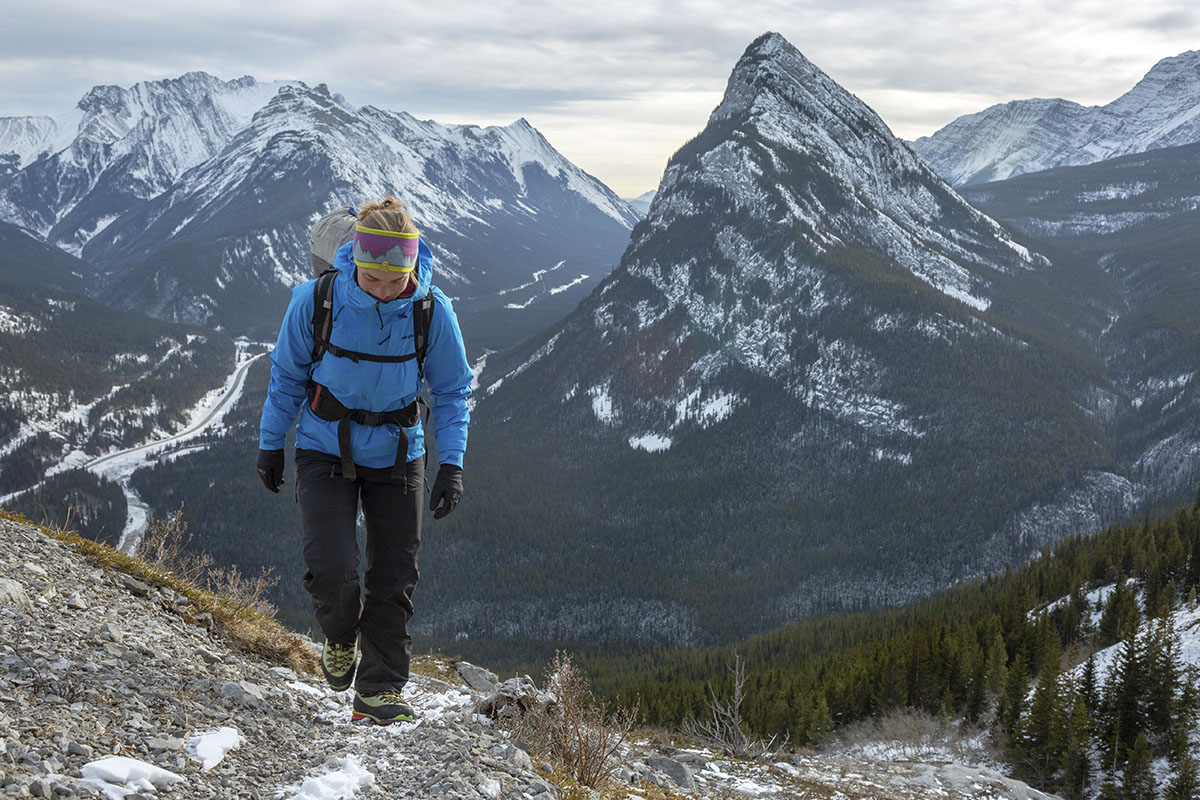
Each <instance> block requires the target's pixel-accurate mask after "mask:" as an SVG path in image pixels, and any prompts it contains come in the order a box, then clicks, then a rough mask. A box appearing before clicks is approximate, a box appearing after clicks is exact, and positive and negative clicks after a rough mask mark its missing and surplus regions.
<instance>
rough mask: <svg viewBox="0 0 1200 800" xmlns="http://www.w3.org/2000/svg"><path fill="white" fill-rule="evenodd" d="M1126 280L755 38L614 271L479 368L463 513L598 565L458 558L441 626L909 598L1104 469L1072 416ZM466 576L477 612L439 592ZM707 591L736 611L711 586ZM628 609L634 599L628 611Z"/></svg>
mask: <svg viewBox="0 0 1200 800" xmlns="http://www.w3.org/2000/svg"><path fill="white" fill-rule="evenodd" d="M1109 284H1110V281H1108V280H1107V279H1106V276H1104V274H1103V273H1102V271H1101V270H1099V269H1098V268H1096V267H1095V266H1094V265H1090V266H1089V265H1087V264H1076V265H1073V266H1070V265H1068V266H1060V265H1057V264H1052V263H1051V262H1049V261H1048V260H1047V259H1046V258H1045V257H1043V256H1041V255H1039V254H1037V253H1035V252H1033V251H1032V250H1030V249H1029V248H1027V247H1026V246H1025V245H1024V244H1022V243H1021V242H1019V241H1016V240H1015V239H1014V238H1012V236H1010V235H1009V234H1008V233H1006V232H1005V231H1004V230H1002V229H1001V228H1000V226H999V225H998V224H997V223H996V222H994V221H993V220H992V219H990V218H989V217H987V216H985V215H984V214H982V213H981V212H979V211H977V210H976V209H974V208H972V207H971V206H969V205H968V204H967V203H966V202H964V201H963V200H962V199H961V198H960V197H959V196H958V195H956V194H955V193H954V192H953V191H952V190H951V189H950V188H949V187H948V186H947V185H946V184H945V183H944V182H943V181H942V180H941V179H940V178H938V177H937V176H936V175H935V174H934V173H933V172H932V171H931V170H930V169H929V168H928V167H926V166H925V165H924V164H923V163H922V162H921V161H920V160H919V159H917V158H916V157H915V156H914V155H913V153H912V152H911V150H909V149H908V148H907V147H906V146H905V145H903V143H901V142H898V141H897V140H896V139H895V138H894V137H893V136H892V135H891V133H890V132H889V131H888V129H887V127H886V126H885V125H884V124H883V123H882V121H881V120H879V118H878V116H876V115H875V114H874V112H872V111H871V110H870V109H869V108H867V107H866V106H865V105H863V104H862V103H861V101H859V100H858V99H857V98H855V97H853V96H852V95H851V94H850V93H848V92H847V91H846V90H844V89H843V88H841V87H839V86H838V85H837V84H835V83H834V82H833V81H832V80H830V79H829V78H828V77H827V76H826V75H825V74H824V73H822V72H821V71H820V70H819V69H818V68H817V67H816V66H814V65H813V64H812V63H811V62H809V61H808V60H807V59H805V58H804V56H803V55H801V54H800V53H799V52H798V51H797V50H796V49H795V48H794V47H793V46H792V45H790V44H789V43H788V42H787V41H785V40H784V39H783V38H782V37H781V36H779V35H777V34H768V35H765V36H763V37H761V38H759V39H758V40H756V41H755V42H754V43H753V44H751V45H750V47H749V48H748V49H747V51H746V53H745V54H744V56H743V57H742V58H741V59H740V60H739V62H738V63H737V65H736V66H735V67H734V69H733V72H732V75H731V77H730V80H729V84H728V90H727V92H726V95H725V98H724V100H723V101H722V103H721V104H720V106H718V108H717V109H716V110H715V111H714V112H713V114H712V116H711V118H710V120H709V123H708V126H707V127H706V128H705V130H704V131H703V132H701V133H700V134H699V135H698V136H696V137H695V138H694V139H693V140H691V141H690V142H688V143H687V144H686V145H684V147H683V148H681V149H680V150H679V152H677V153H676V154H675V156H674V157H673V158H672V160H671V162H670V164H669V165H668V166H667V169H666V172H665V174H664V178H663V182H662V184H661V186H660V188H659V191H658V194H657V195H656V197H655V198H654V201H653V203H652V205H651V208H650V213H649V216H648V217H647V218H646V219H645V220H643V221H642V222H641V223H639V224H638V225H637V227H635V228H634V231H633V234H632V237H631V241H630V245H629V248H628V249H627V250H626V252H625V254H624V256H623V257H622V259H621V264H620V265H619V266H618V267H617V269H616V270H614V272H613V273H612V275H611V276H610V277H609V278H607V279H606V280H605V281H604V282H603V283H602V284H601V285H600V287H599V288H598V289H597V290H596V291H595V292H594V293H593V294H592V295H591V296H590V297H588V298H587V300H586V301H585V302H584V303H583V304H581V305H580V307H579V308H578V309H577V310H576V311H575V312H574V313H573V314H571V315H570V316H569V317H568V318H567V319H566V320H564V321H563V322H562V323H561V324H559V325H557V326H555V327H554V328H553V329H551V330H549V331H547V332H546V334H544V335H543V336H541V337H537V338H536V339H534V340H532V341H530V342H529V343H528V344H527V346H525V347H523V348H522V349H521V351H520V352H517V353H505V354H497V355H496V356H494V357H490V358H489V360H488V362H487V369H486V372H485V374H484V375H483V376H482V378H481V381H480V383H481V385H482V386H483V387H484V391H483V392H481V393H480V394H481V399H480V400H479V405H478V414H477V415H476V419H477V420H478V424H475V423H474V422H473V431H472V437H473V438H472V442H473V443H475V442H478V443H479V445H478V449H477V450H475V451H474V452H476V453H477V454H478V455H475V456H472V458H473V462H472V463H473V465H474V466H475V467H476V468H477V469H478V470H479V474H480V475H481V477H480V479H479V480H478V483H477V484H476V485H477V486H479V487H480V488H479V489H477V490H475V491H477V492H480V493H483V494H486V495H487V496H485V497H481V498H480V499H479V501H478V502H479V503H480V504H481V506H482V507H486V508H488V509H489V513H488V515H487V519H486V521H485V520H483V519H474V518H473V517H472V516H471V515H472V513H473V512H471V511H470V510H467V509H464V513H463V514H462V515H461V516H460V518H459V519H457V520H455V521H453V522H451V523H450V524H451V525H452V526H455V530H456V533H461V534H463V535H468V536H474V537H477V538H479V539H481V542H480V544H481V546H484V547H489V548H495V550H496V551H497V553H498V555H497V560H498V563H502V564H505V568H504V569H503V570H501V571H502V572H505V571H507V570H509V568H510V567H511V570H512V572H514V573H517V574H521V573H523V571H524V570H525V569H527V568H528V567H527V565H528V564H529V563H537V564H538V565H539V567H538V570H539V574H558V573H557V572H556V570H558V569H560V568H561V569H564V570H565V569H567V564H568V563H569V560H570V559H571V558H574V557H576V556H577V553H578V550H579V548H586V550H587V552H588V553H589V556H590V558H592V559H594V562H595V564H596V568H595V573H596V577H595V578H593V579H591V582H588V583H587V585H582V584H581V582H580V581H578V580H573V581H572V582H571V585H570V586H569V587H564V589H563V591H564V592H565V593H567V594H569V602H559V601H558V599H557V598H554V600H553V601H550V602H548V601H547V600H546V598H545V597H543V596H542V595H540V594H538V593H537V592H532V591H531V592H528V593H521V592H514V591H513V590H512V585H511V584H510V585H507V586H505V587H501V586H500V585H499V584H498V583H497V582H493V581H485V580H479V579H478V578H477V576H476V577H472V578H468V577H467V576H465V575H459V574H457V573H458V572H461V570H460V569H458V568H457V567H455V565H454V564H447V563H443V562H439V563H437V564H436V565H435V566H434V567H433V568H432V569H431V573H437V574H439V576H442V575H450V578H449V579H448V580H445V579H443V578H441V577H439V578H436V579H435V580H438V581H442V582H441V583H439V585H438V586H437V587H436V588H432V589H431V590H430V591H431V594H432V593H434V592H440V593H439V594H438V598H437V599H438V602H437V603H436V604H435V605H436V606H437V611H435V612H434V614H435V615H437V617H438V619H436V620H435V621H434V623H433V624H435V625H436V626H438V627H439V628H441V629H444V630H449V631H457V632H462V633H464V634H466V635H472V636H474V635H484V636H486V635H489V634H493V633H497V632H499V633H503V634H512V635H533V636H538V635H547V636H549V635H552V634H553V633H554V632H556V631H560V630H570V631H573V632H574V633H576V634H578V632H579V631H586V632H587V633H588V635H590V634H591V633H592V632H593V631H594V632H595V633H596V635H607V636H610V637H613V638H620V637H630V638H634V639H641V640H645V639H650V638H654V637H655V636H657V637H658V640H659V641H670V642H676V641H682V642H683V643H696V642H700V641H706V640H711V639H712V638H717V637H721V636H727V635H729V634H730V632H731V630H736V631H737V633H738V634H740V635H748V634H749V633H753V632H756V631H757V630H761V629H762V628H763V627H765V626H769V625H771V624H782V623H783V622H785V621H787V620H788V619H794V618H796V617H797V616H800V615H803V614H807V613H812V612H813V611H815V610H818V609H820V610H828V609H831V608H845V607H848V606H852V607H861V606H864V605H872V606H874V605H880V604H884V603H894V602H900V601H901V600H902V599H903V598H908V597H915V596H919V595H920V594H923V593H927V592H930V591H933V590H934V589H935V588H937V586H938V585H939V584H941V583H942V582H943V581H945V580H949V579H951V578H953V577H959V578H961V577H963V576H965V575H969V574H972V575H973V574H978V573H979V572H981V571H983V570H986V569H988V568H994V567H996V566H998V565H1000V564H1002V563H1003V561H1004V560H1005V559H1008V558H1013V557H1016V553H1017V552H1018V551H1021V552H1022V553H1025V552H1028V551H1029V550H1031V549H1035V548H1036V547H1037V546H1038V545H1039V544H1040V543H1041V542H1042V541H1044V540H1045V539H1052V538H1055V537H1057V536H1060V535H1063V534H1065V533H1068V532H1069V530H1070V529H1069V528H1060V527H1058V526H1056V525H1055V526H1047V527H1046V528H1044V529H1041V530H1039V531H1038V532H1037V533H1038V537H1039V541H1037V542H1035V541H1032V540H1029V541H1024V542H1022V541H1019V540H1018V539H1016V537H1010V538H1008V539H1005V540H1003V541H1000V542H996V543H994V544H993V545H992V546H989V547H982V546H979V545H981V544H983V543H985V542H989V541H991V537H992V536H993V535H994V534H995V533H997V532H998V531H1000V530H1001V529H1002V528H1003V527H1004V525H1005V524H1006V523H1007V522H1008V521H1009V520H1010V519H1011V518H1012V517H1013V516H1015V515H1016V514H1018V513H1019V512H1020V511H1021V510H1023V509H1027V508H1030V507H1032V506H1034V505H1035V504H1038V503H1040V504H1041V505H1052V504H1053V503H1054V502H1055V501H1056V500H1057V499H1059V498H1062V497H1066V496H1068V495H1069V493H1070V492H1071V491H1072V490H1074V489H1077V488H1081V487H1083V486H1084V485H1085V484H1086V483H1087V481H1086V479H1085V477H1084V476H1085V475H1087V474H1093V473H1104V472H1107V471H1108V470H1110V469H1111V468H1112V467H1113V466H1114V463H1113V461H1112V459H1111V458H1110V457H1109V456H1108V454H1107V453H1106V452H1105V449H1104V448H1105V445H1104V443H1103V438H1104V437H1103V435H1102V434H1101V433H1100V432H1099V431H1098V430H1097V429H1096V426H1095V425H1094V423H1093V422H1092V420H1091V419H1090V418H1089V416H1088V412H1086V411H1085V410H1084V409H1083V408H1082V405H1083V404H1084V403H1085V402H1086V398H1087V396H1088V394H1087V392H1088V391H1089V390H1090V388H1091V381H1094V380H1096V378H1095V376H1096V375H1097V374H1098V373H1099V370H1098V369H1096V365H1095V363H1094V361H1093V360H1092V359H1091V357H1090V356H1088V355H1087V354H1086V353H1084V352H1082V347H1083V346H1082V344H1081V341H1082V339H1083V338H1084V335H1085V332H1086V335H1095V334H1098V332H1099V330H1100V328H1101V327H1102V324H1103V323H1104V322H1106V321H1107V316H1106V315H1105V314H1103V313H1097V311H1096V309H1097V307H1099V308H1104V307H1105V306H1106V305H1107V304H1109V303H1111V302H1112V298H1111V297H1109V296H1108V294H1107V293H1108V291H1109V290H1110V288H1111V287H1110V286H1109ZM1072 287H1074V288H1072ZM1078 287H1084V288H1083V289H1082V290H1081V289H1079V288H1078ZM1081 294H1083V295H1084V296H1085V298H1086V302H1084V303H1079V296H1080V295H1081ZM1048 341H1054V342H1055V345H1053V346H1051V345H1048V344H1047V342H1048ZM473 446H474V444H473ZM492 454H495V455H492ZM544 462H548V463H544ZM514 463H515V464H530V465H537V468H539V469H540V468H546V469H547V470H548V471H549V472H551V473H553V475H554V478H553V485H554V491H553V493H552V494H553V496H555V497H557V498H560V502H556V503H554V504H553V506H554V507H553V508H549V509H542V510H540V511H539V512H536V513H534V512H532V511H530V509H534V508H539V509H541V507H542V506H544V505H546V504H545V502H544V500H539V499H538V498H537V497H535V496H533V494H532V493H533V492H534V491H535V489H536V491H543V488H542V487H541V486H540V484H538V483H535V484H534V487H531V488H530V489H528V490H527V489H526V488H525V487H523V486H520V485H512V483H513V482H512V481H511V480H508V479H506V477H505V476H506V475H510V474H511V473H512V471H513V466H512V465H513V464H514ZM1050 463H1053V464H1054V465H1055V467H1054V468H1042V467H1038V468H1036V469H1034V468H1031V465H1032V464H1041V465H1045V464H1050ZM596 475H602V476H603V480H602V481H597V480H595V476H596ZM651 476H652V477H651ZM493 480H494V481H495V486H503V487H504V490H503V492H497V491H493V490H492V488H490V487H489V486H485V484H488V483H490V481H493ZM933 487H936V489H935V488H933ZM527 491H528V492H530V494H529V495H527V494H526V492H527ZM947 498H954V500H953V502H951V501H949V500H948V499H947ZM1071 500H1072V503H1074V502H1075V498H1074V497H1072V498H1071ZM1106 502H1107V501H1106ZM863 504H865V505H866V506H869V509H865V510H863V511H861V512H860V513H857V514H856V516H855V522H854V524H853V526H852V527H853V528H854V530H853V533H850V532H848V530H847V525H848V523H847V522H846V520H845V518H844V514H845V513H846V511H845V509H846V507H847V506H854V507H858V506H860V505H863ZM1107 514H1108V508H1107V505H1106V508H1105V512H1104V516H1105V518H1107ZM517 531H519V532H520V535H517V533H516V532H517ZM547 531H556V532H558V535H557V536H554V537H551V536H548V535H546V534H545V532H547ZM564 531H569V532H570V534H569V535H563V534H562V532H564ZM539 532H542V533H543V535H540V536H539ZM492 537H494V539H495V541H491V538H492ZM439 555H440V554H431V556H430V559H431V560H434V559H437V558H438V556H439ZM917 557H919V558H921V559H923V560H922V563H928V564H929V568H928V569H927V570H921V571H920V574H919V575H916V574H914V572H913V571H912V570H909V569H905V568H904V566H903V565H904V564H906V563H912V560H913V559H914V558H917ZM559 559H562V561H561V563H560V562H559ZM509 560H511V564H510V563H509ZM630 563H632V564H636V565H638V566H637V570H636V573H635V574H636V577H635V576H634V575H625V574H624V573H622V572H621V571H620V569H621V567H620V565H625V564H630ZM730 565H735V566H734V567H730ZM452 573H453V574H452ZM606 575H607V576H609V577H611V576H612V575H621V578H620V579H619V583H620V586H621V588H620V590H619V591H614V590H613V588H612V586H611V585H610V584H609V583H608V582H607V581H605V579H604V576H606ZM467 580H472V581H473V582H472V583H471V586H472V589H473V591H476V592H477V593H479V594H480V595H481V596H480V597H479V598H478V599H477V600H475V601H474V604H472V603H468V602H465V601H463V600H462V598H461V597H457V596H455V593H454V592H453V591H452V589H447V588H443V587H446V586H451V587H452V586H453V585H454V584H455V582H464V583H465V582H466V581H467ZM520 580H522V579H520V578H513V579H512V582H513V583H519V581H520ZM523 580H526V581H529V582H530V585H539V586H540V584H534V583H533V580H534V579H533V578H532V577H528V576H527V577H525V578H524V579H523ZM713 581H716V582H719V583H720V584H721V585H722V586H725V587H726V591H727V592H728V594H729V596H731V597H733V598H736V599H731V600H729V601H728V602H729V603H730V604H731V605H732V606H733V607H732V608H725V607H724V606H722V610H721V613H716V609H714V608H713V607H712V604H713V603H714V601H713V600H712V599H710V598H707V597H697V596H696V592H695V590H694V589H693V588H692V587H695V586H701V585H703V586H709V585H712V583H711V582H713ZM751 583H752V584H753V587H751V586H750V585H749V584H751ZM493 584H495V585H493ZM593 584H594V585H593ZM916 584H921V585H920V586H917V585H916ZM491 592H494V594H489V593H491ZM617 596H619V602H620V603H621V604H622V605H623V606H624V607H626V608H633V609H636V610H637V612H636V614H635V615H628V614H625V615H616V616H615V618H614V615H612V614H611V612H610V609H611V608H612V607H613V606H611V605H609V603H611V602H614V601H615V600H614V598H615V597H617ZM480 601H486V602H480ZM722 602H724V601H722ZM630 616H636V619H631V618H628V617H630ZM518 632H519V633H518Z"/></svg>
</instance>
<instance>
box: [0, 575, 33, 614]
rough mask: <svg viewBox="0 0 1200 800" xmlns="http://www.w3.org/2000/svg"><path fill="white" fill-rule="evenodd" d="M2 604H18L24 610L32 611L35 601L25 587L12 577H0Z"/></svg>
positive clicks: (0, 601) (0, 600)
mask: <svg viewBox="0 0 1200 800" xmlns="http://www.w3.org/2000/svg"><path fill="white" fill-rule="evenodd" d="M0 605H8V606H16V607H17V608H19V609H21V610H22V611H32V610H33V602H32V601H31V600H30V599H29V593H28V592H26V591H25V587H24V586H22V585H21V584H20V583H18V582H17V581H14V580H13V579H12V578H0Z"/></svg>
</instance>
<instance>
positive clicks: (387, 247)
mask: <svg viewBox="0 0 1200 800" xmlns="http://www.w3.org/2000/svg"><path fill="white" fill-rule="evenodd" d="M419 237H420V234H419V233H417V232H416V231H413V232H412V233H400V232H399V231H381V230H378V229H376V228H364V227H363V226H361V225H355V226H354V263H355V264H356V265H357V266H360V267H367V268H369V269H386V270H391V271H392V272H412V271H413V269H414V268H416V266H417V240H418V239H419Z"/></svg>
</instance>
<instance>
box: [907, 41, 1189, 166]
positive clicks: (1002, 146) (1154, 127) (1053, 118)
mask: <svg viewBox="0 0 1200 800" xmlns="http://www.w3.org/2000/svg"><path fill="white" fill-rule="evenodd" d="M1195 141H1200V50H1190V51H1188V52H1185V53H1181V54H1180V55H1178V56H1174V57H1172V58H1164V59H1163V60H1162V61H1159V62H1158V63H1157V64H1155V65H1154V67H1153V68H1152V69H1151V70H1150V71H1149V72H1148V73H1146V75H1145V77H1143V78H1142V80H1140V81H1139V82H1138V83H1137V85H1136V86H1134V87H1133V88H1132V89H1130V90H1129V91H1128V92H1126V93H1125V94H1123V95H1122V96H1120V97H1118V98H1117V99H1116V100H1114V101H1112V102H1111V103H1109V104H1108V105H1105V106H1091V107H1084V106H1081V105H1079V104H1077V103H1072V102H1070V101H1067V100H1061V99H1052V100H1050V99H1034V100H1014V101H1012V102H1009V103H1004V104H1000V105H995V106H992V107H991V108H988V109H985V110H983V111H980V112H978V113H976V114H968V115H966V116H962V117H959V118H958V119H956V120H954V121H953V122H951V123H950V124H949V125H946V126H945V127H944V128H942V129H940V130H938V131H937V132H936V133H934V134H933V135H932V136H924V137H921V138H920V139H917V140H916V141H915V142H913V143H912V147H913V149H914V150H915V151H916V152H917V154H918V155H920V156H921V158H923V159H924V160H925V161H926V163H928V164H929V165H930V166H931V167H933V169H934V170H935V171H936V172H937V173H938V174H939V175H941V176H942V177H943V178H945V179H946V180H947V181H948V182H949V183H950V184H952V185H954V186H967V185H971V184H976V183H987V182H989V181H998V180H1004V179H1005V178H1010V177H1015V176H1017V175H1023V174H1025V173H1029V172H1038V171H1040V170H1044V169H1050V168H1052V167H1060V166H1074V165H1081V164H1091V163H1094V162H1097V161H1103V160H1105V159H1109V158H1116V157H1118V156H1123V155H1128V154H1132V153H1141V152H1145V151H1146V150H1152V149H1155V148H1160V147H1173V146H1177V145H1183V144H1187V143H1190V142H1195Z"/></svg>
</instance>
